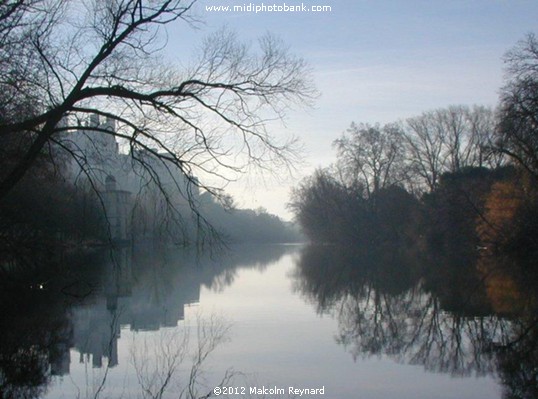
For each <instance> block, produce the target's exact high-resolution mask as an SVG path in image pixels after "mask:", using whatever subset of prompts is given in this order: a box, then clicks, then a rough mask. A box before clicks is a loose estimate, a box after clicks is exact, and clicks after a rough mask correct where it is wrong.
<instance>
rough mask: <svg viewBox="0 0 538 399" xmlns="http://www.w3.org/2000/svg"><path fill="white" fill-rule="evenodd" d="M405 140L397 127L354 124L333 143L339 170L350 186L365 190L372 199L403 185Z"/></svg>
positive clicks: (392, 125) (404, 175)
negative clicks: (383, 191) (390, 187)
mask: <svg viewBox="0 0 538 399" xmlns="http://www.w3.org/2000/svg"><path fill="white" fill-rule="evenodd" d="M401 137H402V132H401V130H400V128H399V127H398V126H397V125H395V124H388V125H384V126H380V125H374V126H372V125H368V124H359V125H357V124H355V123H352V124H351V126H350V127H349V129H348V130H347V132H346V133H344V134H343V135H342V136H341V137H340V138H339V139H337V140H335V141H334V143H333V145H334V147H335V148H336V151H337V157H338V161H337V167H338V170H339V173H340V175H341V176H342V178H343V180H344V182H345V183H346V185H348V186H352V185H353V186H357V187H364V189H365V190H366V193H365V194H366V196H367V198H370V197H371V196H372V195H373V194H374V193H375V192H376V191H378V190H380V189H382V188H386V187H388V186H390V185H393V184H398V183H401V182H403V181H404V180H405V178H406V173H405V168H404V162H403V161H404V153H403V150H402V146H401V144H400V143H401Z"/></svg>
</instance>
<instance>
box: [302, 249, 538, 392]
mask: <svg viewBox="0 0 538 399" xmlns="http://www.w3.org/2000/svg"><path fill="white" fill-rule="evenodd" d="M505 261H506V260H502V259H500V258H499V257H496V256H493V255H492V254H488V253H487V252H480V251H476V250H475V251H469V250H468V249H467V248H464V249H463V250H462V251H454V250H451V251H447V252H446V253H443V252H442V251H437V252H436V253H435V254H422V255H420V256H418V255H417V254H414V253H405V252H402V251H401V250H399V249H394V250H388V249H387V248H379V249H377V250H376V249H373V250H369V251H362V252H359V251H352V250H349V251H342V250H341V249H340V248H338V249H337V248H333V247H315V246H311V247H305V248H304V250H303V252H302V254H301V256H300V259H299V260H298V262H297V267H296V270H295V274H294V276H293V278H294V282H295V289H296V290H297V291H298V292H300V293H301V295H303V296H304V297H305V298H306V299H307V300H308V301H310V302H312V303H313V304H315V306H316V308H317V311H318V313H321V314H330V315H332V316H333V317H335V318H336V319H337V321H338V333H337V336H336V341H337V343H338V344H341V345H343V346H344V347H345V348H346V350H347V351H349V353H350V354H351V355H352V356H353V358H354V359H358V358H364V357H369V356H381V355H384V356H388V357H390V358H392V359H394V360H395V361H398V362H404V363H409V364H415V365H422V366H423V367H424V368H425V369H426V370H428V371H433V372H443V373H450V374H451V375H453V376H469V375H478V376H483V375H487V374H492V373H495V374H496V375H497V376H498V377H499V379H500V380H501V381H502V383H503V386H504V389H505V397H510V398H512V397H517V398H520V397H536V394H537V393H538V391H537V389H538V383H537V381H538V379H537V376H538V374H537V370H538V367H537V366H538V346H537V344H538V328H537V320H538V319H537V318H536V307H535V306H533V304H534V303H535V300H534V298H536V296H535V293H533V292H532V290H529V289H526V288H525V286H524V285H522V284H518V283H517V282H516V281H517V280H516V279H515V277H514V272H515V268H514V265H510V266H511V267H510V268H508V269H507V268H506V265H505V264H503V262H505ZM477 265H478V267H477ZM527 288H528V287H527Z"/></svg>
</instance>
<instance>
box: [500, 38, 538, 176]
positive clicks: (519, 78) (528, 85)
mask: <svg viewBox="0 0 538 399" xmlns="http://www.w3.org/2000/svg"><path fill="white" fill-rule="evenodd" d="M504 60H505V63H506V64H507V68H506V70H507V75H508V80H507V82H506V84H505V86H504V87H503V89H502V93H501V105H500V123H499V141H498V146H499V150H500V151H501V152H503V153H504V154H506V155H508V156H509V157H510V158H512V159H513V160H514V161H515V162H516V163H518V164H519V165H521V166H522V167H523V168H525V169H526V170H527V171H528V172H529V173H530V174H531V175H533V176H534V177H535V178H536V177H538V40H537V39H536V36H535V35H534V34H529V35H527V37H526V38H525V39H524V40H522V41H520V42H519V43H518V44H517V45H516V47H514V48H513V49H512V50H510V51H509V52H508V53H506V55H505V58H504Z"/></svg>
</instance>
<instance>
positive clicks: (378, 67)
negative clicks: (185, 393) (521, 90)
mask: <svg viewBox="0 0 538 399" xmlns="http://www.w3.org/2000/svg"><path fill="white" fill-rule="evenodd" d="M302 2H303V3H305V4H307V5H314V4H315V5H330V6H331V8H332V11H331V12H327V13H319V14H313V13H302V14H301V13H300V14H298V13H293V14H292V13H259V14H253V13H210V12H206V11H205V10H204V9H205V6H207V5H244V4H247V5H248V4H249V3H253V4H258V5H259V4H261V3H262V1H241V0H200V1H199V3H198V5H197V7H196V13H197V15H198V16H199V17H200V18H201V19H203V20H204V21H205V24H204V25H202V26H200V27H199V30H197V31H193V30H192V29H190V28H189V29H187V28H185V27H180V26H177V27H173V28H172V29H170V30H169V32H168V33H169V43H168V47H167V51H169V53H170V54H173V58H176V59H178V60H183V59H184V56H183V55H184V54H188V53H189V51H190V49H192V48H193V47H194V45H195V43H196V42H197V41H198V40H199V39H200V38H201V37H203V36H204V34H206V33H210V32H212V31H214V30H217V29H218V28H220V27H222V26H223V25H226V26H228V27H229V28H231V29H233V30H235V31H236V32H237V33H238V34H239V37H241V38H243V39H245V40H246V41H254V40H255V39H256V38H257V37H258V36H261V35H263V34H264V33H266V32H268V31H269V32H271V33H274V34H276V35H278V36H279V37H281V38H282V39H283V40H284V41H285V42H286V43H287V44H288V45H289V46H290V48H291V50H292V51H293V52H294V53H296V54H297V55H300V56H301V57H303V58H305V59H306V60H307V61H308V62H309V64H310V65H311V67H312V69H313V74H314V80H315V83H316V86H317V88H318V90H319V91H320V92H321V97H320V98H319V100H318V101H317V103H316V105H315V107H314V108H313V109H311V110H306V111H305V110H296V111H293V112H292V113H290V115H289V117H288V119H287V120H286V128H284V127H281V126H275V127H274V128H273V129H274V132H273V133H274V134H275V135H279V134H281V133H282V134H287V135H289V134H293V135H296V136H298V137H299V138H300V139H301V140H302V142H303V144H304V147H305V149H306V153H305V162H306V164H305V166H301V167H300V168H299V170H298V172H297V173H296V176H294V177H293V178H290V179H288V181H287V182H274V181H271V180H266V181H265V182H264V183H263V184H261V183H258V182H257V178H247V179H245V180H244V181H243V182H240V183H237V184H233V185H231V186H230V187H229V191H230V193H231V194H232V195H234V197H235V198H236V200H237V202H238V203H239V204H240V205H243V206H246V207H258V206H263V207H265V208H267V209H268V210H269V211H271V212H273V213H277V214H279V215H281V216H284V217H286V218H289V217H290V214H289V213H288V212H287V211H286V209H285V203H286V202H287V201H288V194H289V190H290V187H291V186H293V185H295V184H296V183H297V182H298V181H299V180H300V178H301V177H302V176H305V175H308V174H310V173H311V172H312V171H313V169H315V168H316V167H318V166H326V165H328V164H329V163H330V162H332V161H333V160H334V152H333V151H332V148H331V143H332V141H333V140H334V139H335V138H337V137H338V136H339V135H340V134H341V133H342V132H343V131H344V130H345V129H346V128H347V127H348V126H349V124H350V123H351V122H352V121H356V122H370V123H374V122H382V123H383V122H391V121H397V120H399V119H403V118H407V117H411V116H414V115H417V114H419V113H421V112H423V111H426V110H430V109H434V108H439V107H445V106H448V105H451V104H467V105H472V104H483V105H491V106H494V105H495V104H496V103H497V96H498V90H499V88H500V86H501V85H502V81H503V65H502V56H503V54H504V53H505V52H506V51H507V50H508V49H509V48H511V47H512V46H514V44H515V43H516V42H517V41H518V40H520V39H522V38H523V37H524V35H525V34H526V33H529V32H533V31H534V32H538V29H537V28H538V25H537V24H538V1H537V0H532V1H530V0H528V1H524V0H467V1H465V0H453V1H450V0H446V1H431V0H430V1H426V0H424V1H422V0H420V1H419V0H414V1H411V0H409V1H396V0H393V1H383V0H378V1H374V0H371V1H360V0H355V1H348V0H303V1H302ZM263 3H264V4H266V5H268V4H274V3H276V4H283V3H286V4H288V5H299V4H301V1H298V0H290V1H281V2H278V1H273V0H271V1H264V2H263ZM284 130H285V133H284Z"/></svg>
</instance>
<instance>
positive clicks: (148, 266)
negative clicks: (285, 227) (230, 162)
mask: <svg viewBox="0 0 538 399" xmlns="http://www.w3.org/2000/svg"><path fill="white" fill-rule="evenodd" d="M335 252H336V253H335ZM112 259H113V260H109V261H107V260H106V258H105V261H104V263H105V266H104V268H105V270H106V271H107V272H106V273H105V276H104V277H102V278H101V277H100V278H98V279H97V280H96V281H93V282H92V283H91V284H88V287H91V289H88V292H87V293H86V294H85V295H83V296H80V295H78V294H77V295H75V294H74V292H75V288H74V286H73V288H69V289H71V290H72V291H73V292H71V291H69V290H67V291H69V292H67V297H70V298H71V300H70V301H68V302H67V301H64V302H63V303H64V304H66V303H68V304H66V305H65V309H64V308H62V309H64V310H58V309H56V311H54V310H51V311H50V313H49V314H48V316H47V317H48V318H51V319H54V322H53V323H52V322H50V320H44V321H43V326H44V327H43V329H42V332H41V334H42V335H47V334H48V335H47V336H49V335H50V336H54V334H52V333H51V331H55V332H56V333H57V335H58V337H57V338H56V339H52V338H51V341H47V342H48V344H47V346H46V348H47V351H48V352H47V353H48V355H47V359H48V360H47V361H48V364H47V368H48V371H44V373H45V374H46V378H44V379H43V380H42V382H43V384H42V385H41V391H39V389H37V388H36V390H35V391H34V393H35V392H38V393H37V394H36V395H37V396H44V397H46V398H74V397H75V398H76V397H80V398H95V397H100V398H120V397H123V398H126V397H129V398H131V397H141V398H142V397H144V398H145V397H161V396H159V395H161V394H162V397H165V398H166V397H170V398H172V397H174V398H177V397H179V395H180V393H181V392H182V390H184V389H185V388H187V391H184V392H183V393H184V395H185V396H184V397H189V395H188V389H189V384H188V381H193V383H192V385H191V386H190V389H191V390H192V393H193V394H195V395H198V396H203V395H204V394H206V393H208V392H210V391H211V390H212V388H213V387H215V386H218V385H219V383H220V382H221V381H222V379H223V378H227V376H230V379H229V380H226V384H225V385H226V386H230V387H236V388H237V392H241V391H242V387H245V391H246V393H247V395H243V396H242V395H231V396H229V397H262V396H261V395H255V394H249V388H250V387H258V388H261V387H263V386H264V387H266V388H274V387H277V388H283V389H285V390H286V395H266V397H291V396H289V395H287V391H288V388H289V387H291V386H292V387H297V388H300V389H304V388H313V389H315V388H322V387H324V395H323V397H325V398H335V399H336V398H350V397H357V398H364V399H366V398H384V399H386V398H413V399H414V398H500V397H502V396H503V391H506V392H508V391H510V389H511V390H512V391H513V390H514V389H515V388H513V386H514V385H515V386H517V384H518V383H519V382H518V381H520V380H518V378H520V377H518V375H515V376H514V372H513V370H512V368H510V364H511V363H510V362H512V363H513V362H514V360H513V358H512V357H510V355H505V354H504V353H505V352H503V354H499V353H498V352H496V351H495V348H496V347H498V346H499V345H505V344H506V343H507V342H508V341H509V340H510V339H514V334H516V330H517V328H519V327H518V325H516V324H517V323H516V322H515V321H514V320H512V321H510V320H508V319H507V318H502V317H499V316H497V315H496V314H495V312H493V311H492V310H491V307H488V306H484V304H483V303H481V302H480V301H482V299H480V300H472V299H471V298H470V297H469V298H467V299H466V300H465V301H463V303H464V304H466V305H468V306H467V308H465V306H462V304H461V303H460V304H457V302H458V299H457V298H460V299H461V298H462V296H463V294H462V293H461V292H457V293H456V294H455V295H456V296H455V298H456V299H454V298H452V297H451V295H452V294H447V293H439V290H436V288H435V284H433V283H432V282H431V279H430V280H428V279H427V278H426V279H424V278H420V279H419V278H416V277H415V276H411V275H410V273H407V272H402V270H401V268H398V269H397V270H393V269H390V267H389V268H383V267H376V268H375V270H373V269H372V268H370V266H369V265H368V264H367V263H368V262H366V261H365V262H362V263H361V261H360V259H357V258H353V260H350V259H348V258H345V257H344V258H342V256H341V254H338V251H334V250H332V249H329V248H309V247H305V246H258V247H238V248H235V249H234V252H232V253H231V254H227V255H222V254H221V255H219V256H217V259H209V258H206V257H202V258H200V257H197V256H195V255H194V254H186V253H184V252H180V251H176V252H168V253H167V254H166V255H162V254H159V253H157V252H154V251H142V252H141V253H136V254H133V253H132V252H131V251H130V250H122V251H118V252H116V253H115V254H114V256H113V258H112ZM107 262H108V266H107ZM346 262H347V263H346ZM357 262H358V263H357ZM378 266H379V265H378ZM389 280H390V281H389ZM85 284H86V282H84V283H79V284H78V285H77V286H76V292H77V293H79V292H81V291H84V289H83V288H84V287H86V285H85ZM462 284H463V283H462ZM462 284H460V285H462ZM43 291H46V289H45V290H43ZM63 293H64V294H66V290H65V289H64V292H63ZM72 298H77V299H76V300H73V299H72ZM53 302H55V303H56V302H58V301H57V300H54V301H53ZM58 307H59V308H61V306H58ZM58 313H60V314H62V315H63V316H61V317H59V316H58V317H57V316H54V317H53V316H52V315H54V314H58ZM57 319H59V320H61V322H58V320H57ZM49 324H50V326H49ZM521 328H522V329H524V327H521ZM58 331H60V332H61V331H63V333H60V332H58ZM51 342H52V343H53V345H54V349H53V350H51ZM196 353H201V354H202V357H204V358H203V362H201V366H200V367H199V368H196V366H195V368H194V369H193V365H196V364H197V360H200V359H198V358H197V356H196ZM206 354H207V357H205V355H206ZM507 359H508V360H507ZM507 364H508V365H507ZM518 364H521V363H518ZM522 364H523V367H525V363H522ZM193 370H194V372H195V376H196V378H195V381H194V378H189V376H192V372H193ZM47 373H48V374H47ZM516 374H517V373H516ZM510 378H512V380H510ZM37 380H38V379H37ZM531 380H532V378H531ZM38 385H39V384H37V383H36V384H35V386H34V388H35V387H36V386H38ZM163 386H164V387H165V389H162V391H161V390H160V388H162V387H163ZM511 387H512V388H511ZM21 392H22V391H21ZM39 392H41V393H39ZM305 396H306V397H317V396H315V395H305ZM318 396H319V395H318Z"/></svg>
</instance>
